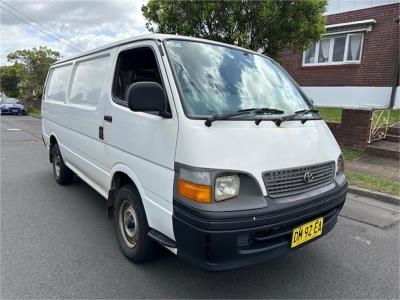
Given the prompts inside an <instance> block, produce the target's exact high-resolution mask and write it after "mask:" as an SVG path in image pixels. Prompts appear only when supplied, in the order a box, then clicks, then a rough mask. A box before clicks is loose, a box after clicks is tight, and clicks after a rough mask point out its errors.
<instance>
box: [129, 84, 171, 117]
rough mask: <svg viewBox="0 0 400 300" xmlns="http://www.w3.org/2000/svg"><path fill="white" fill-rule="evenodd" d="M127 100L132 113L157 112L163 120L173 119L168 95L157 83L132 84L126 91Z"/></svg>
mask: <svg viewBox="0 0 400 300" xmlns="http://www.w3.org/2000/svg"><path fill="white" fill-rule="evenodd" d="M125 99H126V100H127V101H128V107H129V109H130V110H132V111H144V112H150V111H152V112H155V111H156V112H158V113H159V114H160V116H161V117H163V118H172V114H171V113H170V112H169V111H168V110H167V108H168V100H167V95H166V94H165V91H164V89H163V88H162V86H161V85H160V84H158V83H157V82H150V81H143V82H136V83H133V84H131V85H130V86H129V88H128V90H127V91H126V94H125Z"/></svg>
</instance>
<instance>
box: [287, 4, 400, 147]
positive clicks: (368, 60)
mask: <svg viewBox="0 0 400 300" xmlns="http://www.w3.org/2000/svg"><path fill="white" fill-rule="evenodd" d="M334 5H336V6H338V5H339V6H340V5H342V6H347V9H342V10H338V9H336V10H335V9H332V7H333V6H334ZM349 6H350V7H349ZM399 12H400V4H399V1H391V0H381V1H376V0H369V1H361V0H355V1H343V0H339V1H338V0H336V1H330V2H329V6H328V12H327V15H326V26H325V29H326V32H325V34H324V35H323V36H322V38H321V40H319V41H315V42H314V43H313V44H312V45H311V47H310V48H308V49H306V50H305V51H303V52H293V51H288V50H287V51H284V52H283V54H282V63H283V66H284V68H285V69H286V70H287V71H288V72H289V73H290V75H291V76H292V77H293V78H294V79H295V80H296V81H297V83H298V84H299V85H300V86H301V87H302V89H303V90H304V91H305V93H306V94H307V95H308V96H309V97H310V98H311V99H312V100H313V101H314V102H315V104H316V105H317V106H326V107H329V106H331V107H342V108H348V110H347V109H345V110H343V114H342V124H331V125H330V126H331V129H332V131H333V132H334V134H335V136H336V138H337V139H338V140H339V142H340V143H341V144H345V145H348V146H352V147H356V148H365V147H366V146H367V141H368V138H369V137H368V136H369V134H370V123H371V122H370V119H371V116H372V110H374V109H387V108H400V89H398V85H399V27H400V26H399Z"/></svg>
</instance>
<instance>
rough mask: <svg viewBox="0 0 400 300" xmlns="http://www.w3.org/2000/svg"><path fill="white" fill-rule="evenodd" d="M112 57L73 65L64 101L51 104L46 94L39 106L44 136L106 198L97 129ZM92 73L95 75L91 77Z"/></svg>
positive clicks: (106, 179) (102, 148) (104, 55)
mask: <svg viewBox="0 0 400 300" xmlns="http://www.w3.org/2000/svg"><path fill="white" fill-rule="evenodd" d="M112 54H113V52H112V51H110V52H107V53H101V54H100V55H96V56H89V57H85V58H83V59H81V60H79V61H75V62H74V64H73V68H72V72H71V76H70V79H69V82H68V87H67V92H66V97H65V101H52V99H50V98H49V97H48V96H47V94H46V98H45V101H44V102H43V128H44V131H45V132H44V134H45V135H46V136H48V137H49V136H51V135H55V136H57V141H58V144H59V146H60V150H61V153H62V155H63V158H64V161H65V163H66V165H67V166H69V167H70V168H71V169H72V170H73V171H75V172H76V173H78V175H80V177H82V178H83V179H85V181H87V182H88V183H89V184H90V185H91V186H93V187H94V188H95V189H96V190H98V191H99V192H100V193H101V194H102V195H103V196H106V195H107V194H108V191H107V186H108V182H109V181H110V165H109V164H108V163H107V162H108V160H107V158H106V155H105V154H106V151H105V144H104V141H103V140H101V139H100V137H99V128H100V127H103V122H104V121H103V116H104V103H105V102H106V101H107V100H108V97H109V94H110V91H109V90H110V88H109V87H110V86H109V77H111V72H109V70H110V68H111V64H112V58H113V57H112ZM96 70H97V71H98V74H97V75H94V76H93V74H94V71H96ZM100 71H101V72H100ZM50 84H51V77H50ZM95 88H97V90H96V89H95Z"/></svg>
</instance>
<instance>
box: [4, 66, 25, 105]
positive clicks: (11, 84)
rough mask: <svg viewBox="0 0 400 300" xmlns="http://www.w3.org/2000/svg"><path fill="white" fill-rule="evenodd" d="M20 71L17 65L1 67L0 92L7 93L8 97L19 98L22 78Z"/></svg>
mask: <svg viewBox="0 0 400 300" xmlns="http://www.w3.org/2000/svg"><path fill="white" fill-rule="evenodd" d="M18 69H19V66H18V65H17V64H14V65H12V66H1V67H0V91H2V92H3V93H5V94H6V95H7V96H8V97H12V98H18V97H19V89H18V84H19V83H20V81H21V78H20V77H19V72H18V71H19V70H18Z"/></svg>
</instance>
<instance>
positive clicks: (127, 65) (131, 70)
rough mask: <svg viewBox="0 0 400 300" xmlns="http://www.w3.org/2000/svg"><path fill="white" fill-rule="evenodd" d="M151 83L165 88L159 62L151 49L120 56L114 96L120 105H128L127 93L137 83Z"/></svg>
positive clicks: (128, 52)
mask: <svg viewBox="0 0 400 300" xmlns="http://www.w3.org/2000/svg"><path fill="white" fill-rule="evenodd" d="M141 81H151V82H157V83H159V84H160V85H161V86H163V84H162V81H161V76H160V71H159V70H158V66H157V61H156V58H155V56H154V52H153V51H152V49H151V48H148V47H144V48H137V49H130V50H127V51H123V52H121V53H120V54H119V56H118V62H117V69H116V72H115V77H114V88H113V95H114V98H115V99H116V100H117V102H118V103H120V104H122V105H127V99H125V93H126V91H127V89H128V87H129V86H130V85H131V84H133V83H136V82H141Z"/></svg>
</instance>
